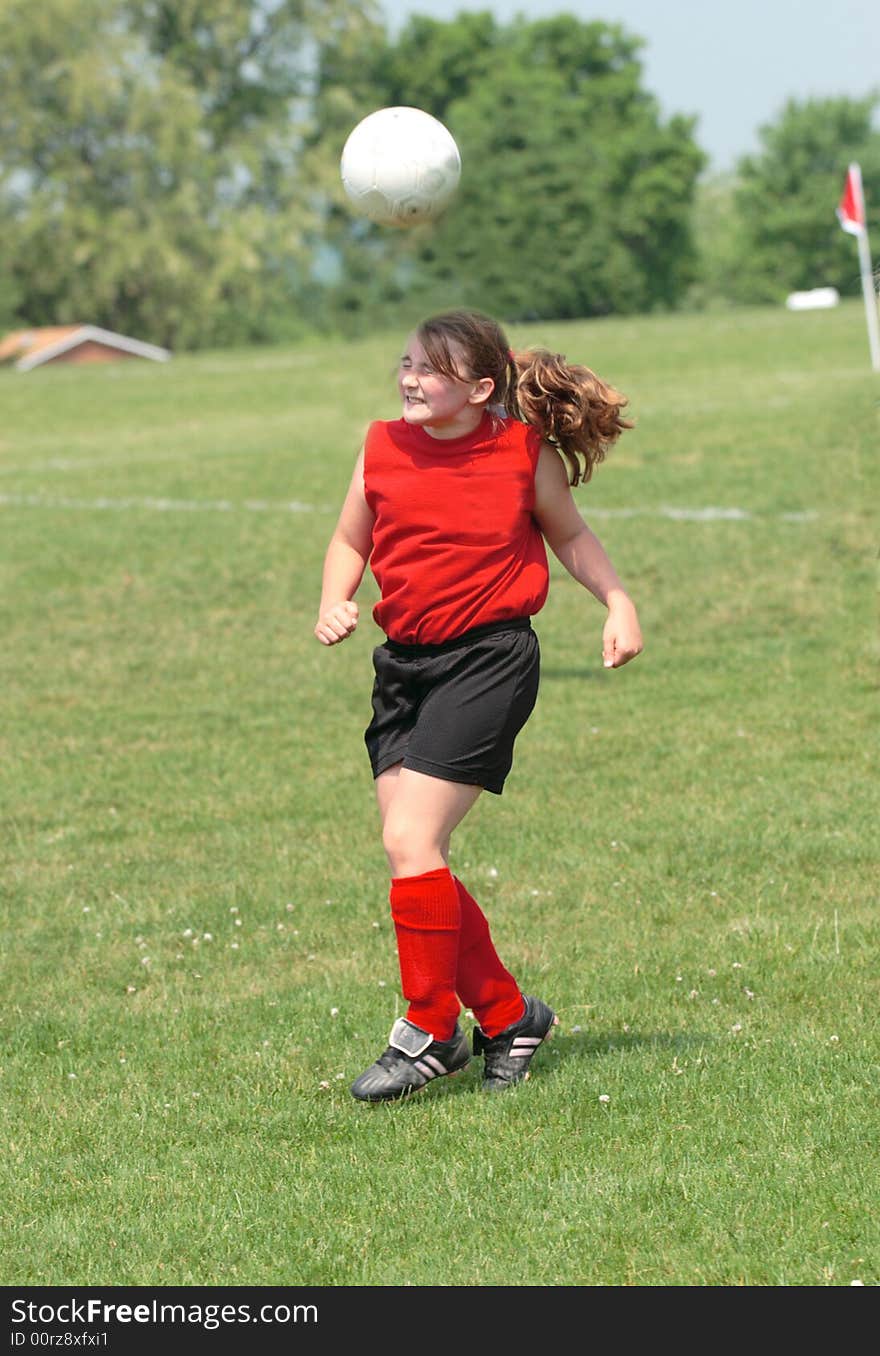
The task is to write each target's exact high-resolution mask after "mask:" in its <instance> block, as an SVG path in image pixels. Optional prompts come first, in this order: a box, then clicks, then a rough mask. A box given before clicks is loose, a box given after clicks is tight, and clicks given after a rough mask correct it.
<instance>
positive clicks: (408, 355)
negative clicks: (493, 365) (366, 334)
mask: <svg viewBox="0 0 880 1356" xmlns="http://www.w3.org/2000/svg"><path fill="white" fill-rule="evenodd" d="M451 351H452V357H453V360H454V362H455V367H456V370H457V371H458V372H462V373H464V372H466V370H467V369H466V366H465V364H464V363H463V361H462V357H461V354H460V352H459V351H458V350H457V346H456V345H455V344H453V345H451ZM397 389H398V391H399V392H400V398H401V401H402V402H403V417H404V419H405V420H406V422H407V423H408V424H417V425H418V426H420V427H421V428H424V429H426V430H427V432H428V433H431V434H433V436H434V437H435V438H457V437H461V436H462V435H463V434H467V433H470V432H471V430H472V429H475V428H476V427H477V424H479V422H480V420H481V418H482V417H483V410H484V409H485V407H486V402H487V401H488V399H489V397H490V396H491V394H492V390H493V383H492V380H491V378H489V377H483V378H480V379H474V378H473V377H468V376H461V377H459V378H457V379H456V378H453V377H447V376H446V375H445V374H444V373H442V372H438V371H436V369H435V368H433V367H432V366H431V363H430V362H429V360H428V355H427V354H426V353H425V350H424V349H423V348H422V345H421V344H420V343H419V341H418V339H416V337H415V335H412V336H411V337H410V339H409V342H408V344H407V346H406V352H405V353H404V355H403V357H402V358H401V360H400V367H399V368H398V372H397Z"/></svg>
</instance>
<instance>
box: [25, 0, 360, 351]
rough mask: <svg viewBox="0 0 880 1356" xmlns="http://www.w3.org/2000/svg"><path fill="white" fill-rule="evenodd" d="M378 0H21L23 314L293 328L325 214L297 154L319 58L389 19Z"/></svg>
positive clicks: (174, 334) (147, 326) (161, 326)
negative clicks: (373, 17) (342, 39)
mask: <svg viewBox="0 0 880 1356" xmlns="http://www.w3.org/2000/svg"><path fill="white" fill-rule="evenodd" d="M369 4H370V0H362V3H360V4H352V3H350V0H41V3H40V4H39V5H32V4H30V3H28V0H7V2H6V3H5V4H4V6H3V8H2V10H0V88H2V89H3V100H2V102H0V228H2V232H3V242H4V249H3V261H2V264H0V269H2V273H0V305H2V304H3V298H4V297H5V298H6V302H5V310H6V313H7V314H6V319H7V321H8V320H10V319H13V318H14V317H13V316H11V315H10V314H9V312H10V309H12V310H14V313H15V317H17V318H18V319H19V320H20V321H21V322H22V323H25V324H29V325H31V324H42V323H53V322H65V321H89V322H95V323H98V324H102V325H105V326H107V327H109V328H112V329H121V330H128V331H130V332H133V333H135V334H137V335H139V336H141V337H143V338H147V339H150V340H153V341H156V342H160V343H166V344H171V345H172V346H178V347H186V346H195V345H198V344H203V343H206V342H211V343H218V342H228V341H231V340H233V339H240V340H246V339H252V338H264V337H268V335H269V334H270V333H271V332H272V326H273V323H275V324H277V323H279V313H283V314H282V319H281V323H287V324H289V323H290V321H289V320H288V319H287V316H289V315H290V314H291V313H293V311H294V308H295V305H296V303H297V301H301V299H302V296H303V294H305V293H307V291H308V286H309V270H310V263H311V260H310V254H309V247H308V244H307V237H308V234H309V229H310V226H311V224H312V222H313V221H314V219H315V214H314V208H313V206H312V203H311V201H310V196H309V193H308V191H307V188H306V185H305V184H304V182H303V181H302V180H301V178H300V176H299V174H298V172H297V163H298V156H299V154H300V151H301V147H302V141H303V133H304V123H303V119H304V116H305V113H306V111H307V104H306V102H305V101H306V98H307V95H308V93H309V87H310V81H311V79H312V70H313V68H314V64H315V61H316V59H317V58H316V53H317V51H318V50H319V48H320V44H321V43H322V42H323V41H325V40H326V39H327V38H328V37H329V36H337V35H338V34H339V33H342V32H346V31H347V32H353V31H359V30H363V29H364V28H365V27H369V24H370V19H369ZM4 274H5V278H6V281H5V282H4V281H3V275H4ZM10 299H11V300H10ZM293 323H298V324H299V327H300V328H301V329H302V328H305V324H304V321H303V319H302V318H301V317H300V318H299V321H298V322H296V321H294V322H293Z"/></svg>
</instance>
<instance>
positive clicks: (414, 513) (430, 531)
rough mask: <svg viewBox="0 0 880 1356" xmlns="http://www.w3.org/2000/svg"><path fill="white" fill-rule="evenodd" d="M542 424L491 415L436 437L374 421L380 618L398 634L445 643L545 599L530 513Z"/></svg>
mask: <svg viewBox="0 0 880 1356" xmlns="http://www.w3.org/2000/svg"><path fill="white" fill-rule="evenodd" d="M540 448H541V435H540V433H539V432H538V431H537V430H536V429H534V428H532V427H530V426H529V425H527V424H523V423H521V422H520V421H519V420H518V419H502V418H497V417H493V416H492V415H491V414H488V413H487V414H485V415H484V416H483V419H482V422H481V423H480V424H479V426H478V427H477V428H476V429H475V430H474V432H473V433H469V434H467V435H466V436H465V437H462V438H433V437H432V436H431V434H430V433H427V432H426V431H425V430H424V429H422V428H419V427H418V426H414V425H411V424H407V422H406V421H405V420H404V419H395V420H391V421H389V422H384V421H378V422H376V423H374V424H371V425H370V428H369V430H368V432H367V437H366V442H365V445H364V489H365V492H366V498H367V503H368V504H369V506H370V508H371V509H372V511H373V513H374V514H375V524H374V527H373V550H372V554H371V556H370V567H371V569H372V571H373V574H374V575H375V578H376V582H377V584H378V585H379V590H380V592H381V595H382V597H381V601H380V602H378V603H377V604H376V606H375V608H374V609H373V616H374V618H375V620H376V622H377V623H378V625H379V626H381V628H382V630H383V631H384V632H385V634H386V635H387V636H388V637H389V639H391V640H396V641H399V642H400V643H402V644H414V645H436V644H439V643H441V642H442V641H445V640H451V639H453V638H454V637H455V636H459V635H461V634H462V632H463V631H469V630H470V629H471V627H473V626H482V625H484V624H485V623H488V622H497V621H506V620H507V619H509V618H511V617H526V616H533V615H534V613H536V612H538V611H540V609H541V608H542V607H543V605H544V602H545V600H546V598H547V588H548V584H549V571H548V568H547V552H546V550H545V548H544V538H543V536H542V535H541V531H540V529H539V527H538V525H537V523H536V522H535V519H534V518H533V517H532V510H533V508H534V505H535V468H536V467H537V464H538V454H539V452H540Z"/></svg>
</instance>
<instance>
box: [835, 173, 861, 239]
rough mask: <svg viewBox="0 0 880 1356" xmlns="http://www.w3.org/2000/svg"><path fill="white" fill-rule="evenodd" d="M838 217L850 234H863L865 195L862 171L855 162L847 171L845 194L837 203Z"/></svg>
mask: <svg viewBox="0 0 880 1356" xmlns="http://www.w3.org/2000/svg"><path fill="white" fill-rule="evenodd" d="M837 219H838V221H839V222H840V224H841V226H842V227H843V229H844V230H845V231H848V232H849V234H850V235H862V234H863V232H864V230H865V226H866V221H865V195H864V193H863V192H862V171H861V169H860V167H859V166H858V165H857V164H855V163H853V164H852V165H850V167H849V169H848V170H847V172H846V183H845V184H844V186H843V195H842V197H841V199H840V202H839V203H838V204H837Z"/></svg>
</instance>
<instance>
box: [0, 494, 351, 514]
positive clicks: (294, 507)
mask: <svg viewBox="0 0 880 1356" xmlns="http://www.w3.org/2000/svg"><path fill="white" fill-rule="evenodd" d="M0 508H43V509H78V510H81V511H83V510H84V511H85V512H87V513H91V512H95V511H98V512H107V511H111V512H112V511H115V512H118V513H121V512H125V511H129V510H132V509H135V510H137V509H145V510H147V512H150V513H239V512H242V511H244V512H247V513H328V512H330V510H329V509H321V508H318V507H317V505H315V504H304V503H302V502H301V501H300V500H299V499H290V500H288V501H287V502H281V503H270V502H269V501H268V500H265V499H246V500H244V501H243V502H241V503H234V502H233V501H232V500H231V499H152V498H145V499H136V498H134V497H131V496H126V497H125V498H124V499H107V498H105V497H102V498H100V499H67V498H60V497H58V496H56V495H41V494H0Z"/></svg>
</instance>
